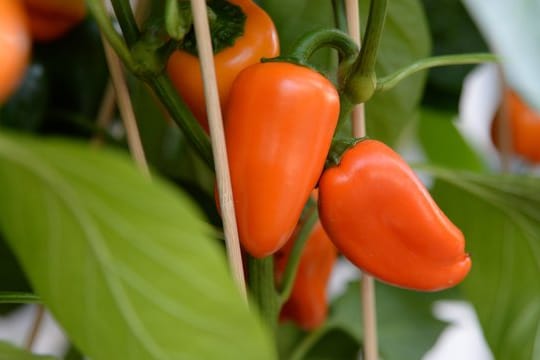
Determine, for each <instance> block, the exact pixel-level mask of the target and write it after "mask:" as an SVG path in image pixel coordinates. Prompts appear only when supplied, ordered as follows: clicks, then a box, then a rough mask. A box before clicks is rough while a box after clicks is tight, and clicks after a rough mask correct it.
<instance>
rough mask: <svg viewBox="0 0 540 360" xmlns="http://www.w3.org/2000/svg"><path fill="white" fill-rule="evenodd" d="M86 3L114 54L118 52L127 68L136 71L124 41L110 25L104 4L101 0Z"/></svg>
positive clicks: (90, 0)
mask: <svg viewBox="0 0 540 360" xmlns="http://www.w3.org/2000/svg"><path fill="white" fill-rule="evenodd" d="M86 4H87V5H88V9H89V10H90V13H92V16H93V17H94V19H95V20H96V23H97V24H98V26H99V29H100V30H101V33H102V35H103V36H104V37H105V38H106V39H107V41H108V42H109V44H110V45H111V47H112V48H113V49H114V51H115V52H116V54H118V57H120V59H121V60H122V62H123V63H124V64H125V65H126V66H127V67H128V69H129V70H131V71H132V72H134V73H137V64H136V63H135V61H134V59H133V57H132V56H131V53H130V51H129V49H128V47H127V46H126V43H125V42H124V40H123V39H122V37H121V36H120V34H118V32H116V30H115V28H114V26H113V25H112V23H111V20H110V18H109V14H108V13H107V9H105V6H104V5H103V1H101V0H86Z"/></svg>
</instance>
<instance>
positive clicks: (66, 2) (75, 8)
mask: <svg viewBox="0 0 540 360" xmlns="http://www.w3.org/2000/svg"><path fill="white" fill-rule="evenodd" d="M23 3H24V4H25V6H26V11H27V13H28V17H29V19H30V30H31V32H32V38H33V39H34V40H36V41H38V42H48V41H52V40H56V39H58V38H60V37H62V36H63V35H65V34H66V33H67V32H68V31H70V30H71V29H72V28H73V27H75V26H76V25H77V24H79V23H80V22H82V21H83V19H84V18H85V17H86V12H87V11H86V5H85V2H84V0H23Z"/></svg>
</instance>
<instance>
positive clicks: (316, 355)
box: [280, 281, 447, 360]
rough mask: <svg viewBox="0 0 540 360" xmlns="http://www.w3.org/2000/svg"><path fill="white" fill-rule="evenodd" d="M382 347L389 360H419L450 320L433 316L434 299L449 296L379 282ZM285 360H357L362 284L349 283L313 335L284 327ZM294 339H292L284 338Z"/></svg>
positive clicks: (379, 333)
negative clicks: (443, 320)
mask: <svg viewBox="0 0 540 360" xmlns="http://www.w3.org/2000/svg"><path fill="white" fill-rule="evenodd" d="M376 291H377V317H378V319H377V323H378V325H377V326H378V336H379V351H380V353H381V357H382V358H384V359H386V360H393V359H396V360H417V359H420V358H422V356H423V355H424V354H425V353H426V352H427V351H428V350H429V349H430V348H431V347H433V345H434V344H435V342H436V341H437V338H438V337H439V335H440V333H441V332H442V330H443V329H444V327H445V324H444V323H443V322H441V321H439V320H437V319H435V318H434V317H433V314H432V305H433V302H434V301H436V300H439V299H441V298H444V297H445V294H447V292H443V293H438V294H429V293H419V292H414V291H409V290H403V289H399V288H396V287H393V286H388V285H385V284H382V283H377V287H376ZM281 332H282V333H283V334H282V336H281V338H280V340H281V341H280V350H281V355H282V358H288V357H287V355H289V356H291V354H294V356H296V357H295V358H300V356H299V354H304V355H303V356H302V357H301V358H302V359H310V360H315V359H329V360H330V359H332V360H338V359H343V360H345V359H353V358H356V357H357V354H358V352H359V350H360V346H361V343H362V341H363V337H364V335H363V328H362V314H361V304H360V285H359V283H358V282H357V281H354V282H351V283H349V285H348V287H347V290H346V291H345V292H344V293H343V294H342V295H341V296H340V297H339V298H337V299H336V300H335V301H334V303H333V304H332V306H331V310H330V314H329V318H328V320H327V322H326V323H325V324H324V325H323V327H322V328H321V329H319V330H316V331H315V332H314V333H311V334H304V335H303V334H302V333H301V332H300V331H299V330H297V331H294V330H293V328H292V327H291V326H284V327H282V328H281ZM284 335H286V336H287V337H288V338H290V339H294V341H293V342H291V341H289V342H287V341H286V340H287V339H286V338H285V336H284Z"/></svg>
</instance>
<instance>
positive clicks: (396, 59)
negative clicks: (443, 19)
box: [360, 0, 431, 145]
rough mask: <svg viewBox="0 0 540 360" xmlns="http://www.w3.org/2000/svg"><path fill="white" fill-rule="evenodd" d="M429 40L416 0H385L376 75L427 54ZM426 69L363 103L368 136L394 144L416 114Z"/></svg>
mask: <svg viewBox="0 0 540 360" xmlns="http://www.w3.org/2000/svg"><path fill="white" fill-rule="evenodd" d="M368 4H369V2H368V1H366V0H361V1H360V11H361V16H360V17H361V18H362V23H363V24H365V23H366V16H365V15H367V13H368ZM430 51H431V43H430V38H429V30H428V26H427V23H426V17H425V14H424V11H423V8H422V5H421V3H420V2H419V1H418V0H393V1H389V2H388V15H387V18H386V25H385V28H384V33H383V38H382V42H381V48H380V53H379V57H378V59H377V67H376V71H377V75H378V76H385V75H388V74H389V73H391V72H394V71H396V70H398V69H400V68H402V67H404V66H407V65H409V64H411V63H412V62H414V61H416V60H419V59H421V58H425V57H427V56H429V54H430ZM425 79H426V72H422V73H419V74H416V75H414V76H412V77H410V78H408V79H406V80H404V81H403V82H401V83H400V84H399V85H398V86H396V87H395V88H394V89H393V90H390V91H388V92H385V93H381V94H378V95H375V96H374V97H373V99H371V100H370V101H369V102H368V103H367V104H366V111H367V114H366V119H367V120H366V121H367V133H368V135H369V136H370V137H373V138H376V139H379V140H382V141H384V142H386V143H387V144H389V145H395V144H396V143H397V142H398V141H399V140H400V136H401V135H402V134H403V131H404V130H405V129H406V128H407V126H409V125H410V124H412V123H414V122H415V121H416V120H417V117H418V104H419V102H420V100H421V98H422V93H423V89H424V83H425Z"/></svg>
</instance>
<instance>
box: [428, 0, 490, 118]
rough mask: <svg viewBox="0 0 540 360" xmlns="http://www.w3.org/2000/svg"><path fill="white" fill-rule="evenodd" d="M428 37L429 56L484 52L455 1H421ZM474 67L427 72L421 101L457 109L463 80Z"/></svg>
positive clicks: (446, 68) (461, 7) (479, 36)
mask: <svg viewBox="0 0 540 360" xmlns="http://www.w3.org/2000/svg"><path fill="white" fill-rule="evenodd" d="M422 3H423V4H424V8H425V11H426V14H427V15H428V16H427V20H428V23H429V28H430V32H431V36H432V38H433V55H449V54H465V53H477V52H485V51H486V50H487V46H486V44H485V42H484V39H483V37H482V35H481V34H480V32H479V31H478V29H477V28H476V26H475V24H474V22H473V21H472V20H471V18H470V16H469V14H468V13H467V11H466V10H465V8H464V7H463V4H462V3H461V2H459V1H455V0H422ZM473 66H474V65H459V66H456V65H454V66H445V67H440V68H434V69H431V70H430V71H429V76H428V79H427V84H426V92H425V94H424V102H425V103H427V104H429V105H432V106H442V107H445V108H449V109H457V106H458V102H459V95H460V93H461V87H462V85H463V80H464V78H465V76H466V75H467V73H468V72H469V71H470V70H471V69H472V68H473Z"/></svg>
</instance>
